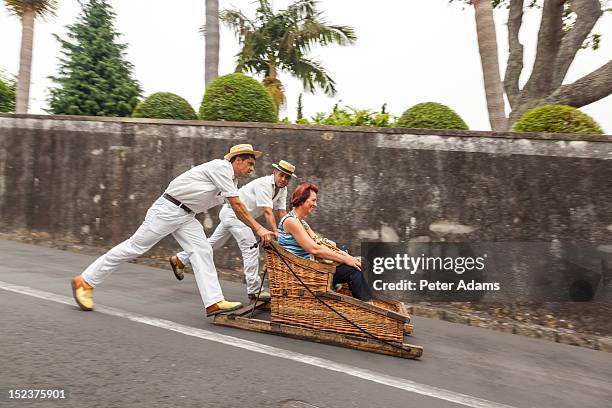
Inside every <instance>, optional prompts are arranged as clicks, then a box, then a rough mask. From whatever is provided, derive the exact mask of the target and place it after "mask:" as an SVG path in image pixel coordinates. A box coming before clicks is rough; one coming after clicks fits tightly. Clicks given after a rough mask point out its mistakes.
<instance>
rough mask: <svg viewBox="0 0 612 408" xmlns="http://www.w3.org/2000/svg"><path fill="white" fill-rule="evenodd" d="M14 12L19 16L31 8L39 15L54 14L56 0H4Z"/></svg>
mask: <svg viewBox="0 0 612 408" xmlns="http://www.w3.org/2000/svg"><path fill="white" fill-rule="evenodd" d="M4 2H5V3H6V5H7V7H8V8H9V10H10V11H11V12H13V13H14V14H16V15H18V16H21V15H22V14H23V13H24V11H27V10H33V11H34V13H35V14H36V15H37V16H39V17H47V16H53V15H55V12H56V11H57V0H4Z"/></svg>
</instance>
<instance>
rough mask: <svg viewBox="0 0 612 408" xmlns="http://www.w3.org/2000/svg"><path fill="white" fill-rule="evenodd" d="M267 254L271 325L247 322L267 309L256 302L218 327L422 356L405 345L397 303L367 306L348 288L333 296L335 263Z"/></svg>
mask: <svg viewBox="0 0 612 408" xmlns="http://www.w3.org/2000/svg"><path fill="white" fill-rule="evenodd" d="M265 252H266V268H267V273H268V274H269V283H270V295H271V302H270V320H269V321H266V320H259V319H254V318H252V317H247V315H249V314H250V316H252V315H253V312H254V309H257V308H262V307H265V304H264V302H258V304H256V305H250V306H247V307H244V308H242V309H240V310H238V311H236V312H234V313H232V314H229V315H217V316H216V317H215V323H216V324H220V325H225V326H232V327H238V328H242V329H247V330H255V331H261V332H270V333H274V334H280V335H285V336H290V337H297V338H302V339H307V340H311V341H316V342H322V343H329V344H335V345H339V346H343V347H349V348H356V349H359V350H365V351H371V352H376V353H382V354H387V355H393V356H398V357H404V358H418V357H420V356H421V355H422V353H423V348H422V347H420V346H414V345H410V344H407V343H404V336H405V335H406V334H411V333H412V329H413V327H412V325H411V324H410V317H409V316H408V313H407V311H406V309H405V307H404V305H403V304H402V303H401V302H397V301H391V300H382V299H376V300H374V301H373V302H372V303H373V304H371V303H366V302H363V301H361V300H358V299H355V298H353V297H352V296H351V294H350V291H349V290H348V287H347V285H346V284H345V285H343V287H342V289H341V290H339V291H338V292H335V291H333V289H332V280H333V274H334V272H335V268H336V265H337V264H335V263H334V264H326V263H319V262H315V261H310V260H307V259H303V258H300V257H298V256H295V255H293V254H291V253H289V252H287V251H285V250H284V249H283V248H281V247H280V246H279V245H278V244H277V243H275V242H274V243H272V244H271V245H270V246H269V247H267V248H266V249H265Z"/></svg>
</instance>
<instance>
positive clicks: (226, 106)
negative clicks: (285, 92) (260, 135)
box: [199, 73, 278, 122]
mask: <svg viewBox="0 0 612 408" xmlns="http://www.w3.org/2000/svg"><path fill="white" fill-rule="evenodd" d="M199 116H200V119H202V120H227V121H234V122H277V121H278V114H277V112H276V105H275V104H274V101H273V100H272V96H271V95H270V93H269V92H268V91H266V89H265V88H264V87H263V85H262V84H260V83H259V82H257V81H256V80H254V79H253V78H251V77H248V76H246V75H244V74H241V73H234V74H229V75H224V76H220V77H218V78H217V79H215V80H214V81H213V82H211V83H210V85H209V86H208V88H207V89H206V93H205V94H204V98H203V99H202V104H201V105H200V111H199Z"/></svg>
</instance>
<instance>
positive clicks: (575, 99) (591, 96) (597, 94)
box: [545, 60, 612, 108]
mask: <svg viewBox="0 0 612 408" xmlns="http://www.w3.org/2000/svg"><path fill="white" fill-rule="evenodd" d="M610 94H612V60H610V61H608V62H607V63H606V64H604V65H602V66H601V67H599V68H598V69H596V70H595V71H593V72H591V73H590V74H587V75H585V76H583V77H582V78H580V79H579V80H577V81H576V82H574V83H571V84H568V85H563V86H561V87H560V88H559V89H557V90H556V91H555V92H554V93H553V94H552V95H550V96H549V97H548V98H546V101H545V102H546V104H550V105H569V106H574V107H576V108H579V107H581V106H585V105H588V104H590V103H593V102H595V101H598V100H600V99H603V98H605V97H606V96H608V95H610Z"/></svg>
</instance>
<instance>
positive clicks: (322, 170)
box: [0, 115, 612, 268]
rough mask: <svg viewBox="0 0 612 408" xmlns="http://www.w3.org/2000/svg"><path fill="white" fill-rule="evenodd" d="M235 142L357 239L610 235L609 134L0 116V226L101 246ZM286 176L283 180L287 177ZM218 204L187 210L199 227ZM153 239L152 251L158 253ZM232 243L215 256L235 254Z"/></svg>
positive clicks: (164, 247) (321, 218) (162, 250)
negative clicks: (316, 190)
mask: <svg viewBox="0 0 612 408" xmlns="http://www.w3.org/2000/svg"><path fill="white" fill-rule="evenodd" d="M243 142H249V143H252V144H253V145H254V146H255V147H256V148H257V149H259V150H262V151H263V152H264V156H263V157H262V158H261V159H260V160H258V162H257V166H256V171H255V176H257V177H259V176H262V175H265V174H268V173H270V172H271V169H272V167H271V164H272V163H275V162H278V160H280V159H284V160H287V161H289V162H292V163H294V164H295V165H296V166H297V170H296V173H297V175H298V176H299V179H298V181H299V182H302V181H311V182H315V183H317V184H319V185H320V187H321V190H320V194H319V207H318V208H317V210H316V211H315V212H314V213H313V216H312V217H311V219H310V220H309V222H310V224H311V225H313V226H314V227H315V229H316V230H317V231H319V232H321V233H322V234H323V235H326V236H329V237H330V238H332V239H335V240H337V241H340V242H344V243H347V244H348V245H349V247H351V248H352V249H353V250H355V251H358V250H359V244H360V241H361V240H364V239H368V240H385V241H397V240H415V239H416V240H425V241H426V240H433V241H435V240H441V239H444V240H449V241H461V240H469V241H537V240H544V241H550V240H554V239H557V240H561V241H588V242H593V243H602V242H611V241H612V204H611V199H612V136H579V135H551V134H512V133H501V134H495V133H491V132H460V131H430V130H416V129H371V128H350V129H347V128H340V127H308V126H293V125H271V124H253V123H224V122H199V121H189V122H187V121H165V120H152V119H115V118H86V117H69V116H36V115H0V231H3V232H10V231H13V230H19V229H22V230H23V229H25V230H30V231H45V232H48V233H49V234H51V236H58V237H71V238H72V239H75V240H77V241H79V242H82V243H83V244H87V245H94V246H100V247H106V248H108V247H111V246H113V245H114V244H116V243H118V242H120V241H122V240H124V239H126V238H127V237H129V235H130V234H131V233H132V232H133V231H134V230H135V229H136V228H137V227H138V225H139V224H140V222H141V221H142V219H143V217H144V214H145V212H146V210H147V208H148V207H149V205H150V204H151V203H152V202H153V201H154V200H155V199H156V198H157V197H158V196H159V195H160V194H161V193H162V192H163V190H164V189H165V187H166V185H167V184H168V182H169V181H170V180H171V179H172V178H173V177H175V176H177V175H178V174H180V173H182V172H183V171H185V170H187V169H189V168H190V167H191V166H194V165H197V164H200V163H202V162H205V161H208V160H210V159H213V158H221V157H222V156H223V154H224V153H225V152H226V151H227V150H228V147H229V146H231V145H233V144H237V143H243ZM293 183H294V184H293V185H291V186H290V188H291V187H295V185H296V183H297V182H293ZM217 213H218V209H212V210H211V211H210V212H209V213H205V214H202V215H200V218H201V220H202V222H203V224H204V226H205V229H206V232H207V234H210V233H212V231H213V229H214V226H215V225H216V224H217V222H218V218H217ZM176 249H177V245H176V243H175V242H174V241H173V240H172V239H171V238H168V239H165V240H164V241H162V243H161V244H160V245H159V246H158V247H156V249H155V250H154V251H156V252H155V253H158V254H168V253H171V252H173V251H174V250H176ZM239 259H240V258H239V253H238V252H237V248H236V246H235V244H234V243H233V242H230V243H229V244H228V250H225V251H218V253H215V261H216V263H218V264H219V265H221V266H225V267H230V268H235V267H238V266H239V265H240V262H239Z"/></svg>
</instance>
